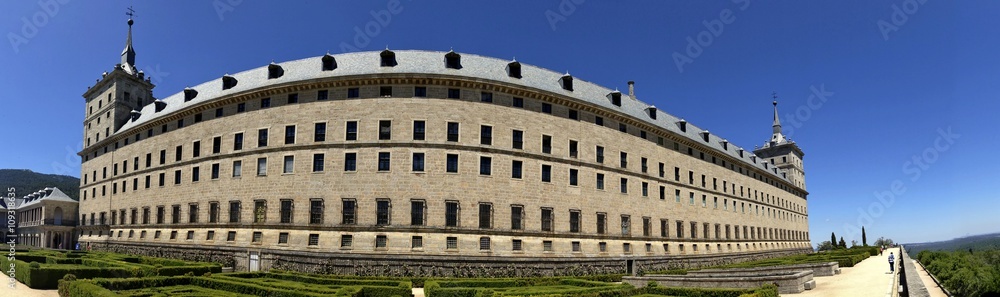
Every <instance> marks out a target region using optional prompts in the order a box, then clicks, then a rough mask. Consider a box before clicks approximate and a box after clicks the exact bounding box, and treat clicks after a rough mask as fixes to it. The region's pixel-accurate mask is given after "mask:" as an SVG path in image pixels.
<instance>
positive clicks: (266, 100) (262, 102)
mask: <svg viewBox="0 0 1000 297" xmlns="http://www.w3.org/2000/svg"><path fill="white" fill-rule="evenodd" d="M268 107H271V98H264V99H260V108H261V109H264V108H268Z"/></svg>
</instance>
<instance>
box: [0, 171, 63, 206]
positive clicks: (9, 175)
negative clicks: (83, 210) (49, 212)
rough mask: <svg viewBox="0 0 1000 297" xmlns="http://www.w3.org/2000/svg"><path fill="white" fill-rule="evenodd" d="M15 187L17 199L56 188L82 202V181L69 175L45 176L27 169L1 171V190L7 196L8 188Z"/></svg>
mask: <svg viewBox="0 0 1000 297" xmlns="http://www.w3.org/2000/svg"><path fill="white" fill-rule="evenodd" d="M10 187H14V188H15V189H16V191H17V197H18V198H21V197H24V196H25V195H28V194H31V193H33V192H37V191H38V190H41V189H45V188H46V187H56V188H59V190H62V191H63V193H66V195H68V196H69V197H70V198H73V200H77V201H79V200H80V179H79V178H75V177H72V176H67V175H56V174H44V173H38V172H34V171H31V170H27V169H0V188H2V189H0V190H2V191H3V193H4V195H5V196H6V193H7V188H10Z"/></svg>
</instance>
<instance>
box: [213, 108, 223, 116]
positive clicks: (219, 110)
mask: <svg viewBox="0 0 1000 297" xmlns="http://www.w3.org/2000/svg"><path fill="white" fill-rule="evenodd" d="M222 114H223V113H222V108H221V107H220V108H216V109H215V118H221V117H222Z"/></svg>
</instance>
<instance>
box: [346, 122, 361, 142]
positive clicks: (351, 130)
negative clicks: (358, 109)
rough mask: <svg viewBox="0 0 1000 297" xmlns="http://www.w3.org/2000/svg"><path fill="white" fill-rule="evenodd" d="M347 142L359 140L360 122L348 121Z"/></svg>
mask: <svg viewBox="0 0 1000 297" xmlns="http://www.w3.org/2000/svg"><path fill="white" fill-rule="evenodd" d="M345 133H346V134H345V135H346V140H349V141H350V140H358V122H357V121H347V131H346V132H345Z"/></svg>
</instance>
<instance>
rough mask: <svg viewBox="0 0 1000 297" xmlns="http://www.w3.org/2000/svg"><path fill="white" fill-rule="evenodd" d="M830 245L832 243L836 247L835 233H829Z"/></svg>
mask: <svg viewBox="0 0 1000 297" xmlns="http://www.w3.org/2000/svg"><path fill="white" fill-rule="evenodd" d="M830 243H832V244H833V245H834V246H836V245H837V234H836V233H833V232H830Z"/></svg>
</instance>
